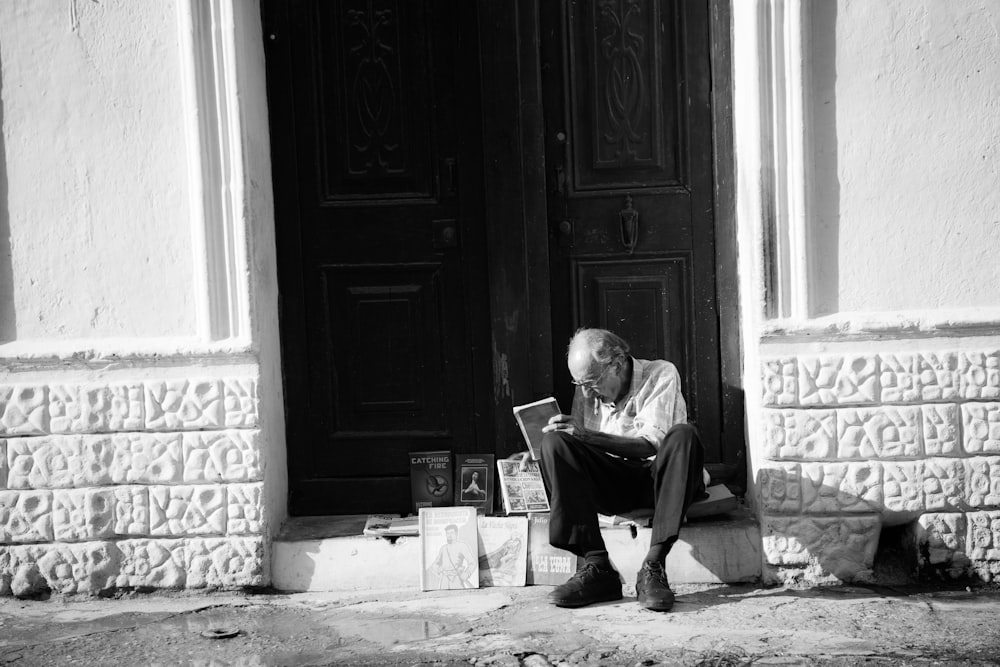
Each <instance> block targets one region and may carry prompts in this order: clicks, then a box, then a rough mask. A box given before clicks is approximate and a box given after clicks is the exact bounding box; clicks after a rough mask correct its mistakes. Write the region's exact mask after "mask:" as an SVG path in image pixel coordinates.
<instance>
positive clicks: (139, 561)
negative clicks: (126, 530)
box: [115, 540, 187, 588]
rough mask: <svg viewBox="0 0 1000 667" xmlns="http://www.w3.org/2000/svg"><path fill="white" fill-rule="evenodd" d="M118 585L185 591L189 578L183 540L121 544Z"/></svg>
mask: <svg viewBox="0 0 1000 667" xmlns="http://www.w3.org/2000/svg"><path fill="white" fill-rule="evenodd" d="M118 548H119V549H120V550H121V554H122V562H121V569H120V570H119V572H118V574H117V576H116V579H115V582H116V584H117V585H118V586H130V587H135V588H140V587H147V586H148V587H153V588H183V587H184V584H185V581H186V578H187V562H186V560H187V550H186V547H185V543H184V540H122V541H121V542H118Z"/></svg>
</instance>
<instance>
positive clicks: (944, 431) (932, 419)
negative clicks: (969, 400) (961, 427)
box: [920, 403, 962, 456]
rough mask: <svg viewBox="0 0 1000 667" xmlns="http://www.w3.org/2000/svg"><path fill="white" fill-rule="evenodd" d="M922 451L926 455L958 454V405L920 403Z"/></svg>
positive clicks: (959, 449)
mask: <svg viewBox="0 0 1000 667" xmlns="http://www.w3.org/2000/svg"><path fill="white" fill-rule="evenodd" d="M920 414H921V418H922V420H923V436H924V452H925V453H926V454H927V456H958V455H960V454H961V453H962V450H961V447H960V446H959V442H958V424H959V420H958V406H957V405H955V404H954V403H945V404H941V405H922V406H921V407H920Z"/></svg>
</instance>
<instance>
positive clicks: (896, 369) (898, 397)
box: [879, 354, 920, 403]
mask: <svg viewBox="0 0 1000 667" xmlns="http://www.w3.org/2000/svg"><path fill="white" fill-rule="evenodd" d="M879 360H880V362H881V363H880V367H881V371H882V372H881V373H880V374H879V382H880V384H881V389H882V402H883V403H912V402H914V401H917V400H919V399H920V387H919V386H918V385H917V373H916V362H915V360H914V358H913V355H912V354H883V355H881V356H880V358H879Z"/></svg>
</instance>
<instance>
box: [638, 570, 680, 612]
mask: <svg viewBox="0 0 1000 667" xmlns="http://www.w3.org/2000/svg"><path fill="white" fill-rule="evenodd" d="M635 595H636V597H637V598H639V604H641V605H642V606H643V607H645V608H646V609H652V610H653V611H670V609H671V607H673V606H674V592H673V591H671V590H670V584H669V583H667V573H666V572H664V571H663V566H662V565H660V564H659V563H649V562H646V563H643V564H642V569H641V570H639V573H638V574H637V575H635Z"/></svg>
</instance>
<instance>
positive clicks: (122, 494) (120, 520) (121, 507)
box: [114, 486, 149, 535]
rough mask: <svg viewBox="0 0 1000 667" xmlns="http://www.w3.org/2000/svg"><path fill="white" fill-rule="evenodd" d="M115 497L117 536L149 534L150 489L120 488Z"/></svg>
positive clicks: (116, 489)
mask: <svg viewBox="0 0 1000 667" xmlns="http://www.w3.org/2000/svg"><path fill="white" fill-rule="evenodd" d="M114 495H115V523H114V532H115V535H148V534H149V489H147V488H146V487H145V486H119V487H115V489H114Z"/></svg>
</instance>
